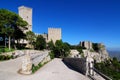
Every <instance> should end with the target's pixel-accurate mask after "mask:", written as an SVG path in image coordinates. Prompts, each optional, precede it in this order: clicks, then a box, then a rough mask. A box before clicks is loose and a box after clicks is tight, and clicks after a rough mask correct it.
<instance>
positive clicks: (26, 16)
mask: <svg viewBox="0 0 120 80" xmlns="http://www.w3.org/2000/svg"><path fill="white" fill-rule="evenodd" d="M18 11H19V15H20V17H22V18H23V20H25V21H27V22H28V26H26V27H27V30H23V32H24V33H26V32H27V31H32V11H33V10H32V8H29V7H25V6H20V7H19V8H18ZM35 34H36V36H38V35H42V36H43V38H45V40H46V42H49V41H51V40H52V41H53V42H54V43H55V42H56V40H60V39H61V28H48V34H46V33H44V34H39V33H35ZM21 43H27V41H25V40H21Z"/></svg>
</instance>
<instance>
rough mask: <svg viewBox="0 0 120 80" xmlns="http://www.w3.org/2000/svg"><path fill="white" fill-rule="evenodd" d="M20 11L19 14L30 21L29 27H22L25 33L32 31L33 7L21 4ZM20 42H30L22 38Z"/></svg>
mask: <svg viewBox="0 0 120 80" xmlns="http://www.w3.org/2000/svg"><path fill="white" fill-rule="evenodd" d="M18 13H19V16H20V17H21V18H23V20H25V21H26V22H27V23H28V25H27V26H26V27H27V29H22V31H23V32H24V33H26V32H28V31H32V8H29V7H25V6H20V7H18ZM20 43H21V44H28V41H27V40H24V39H21V40H20Z"/></svg>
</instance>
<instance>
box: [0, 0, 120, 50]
mask: <svg viewBox="0 0 120 80" xmlns="http://www.w3.org/2000/svg"><path fill="white" fill-rule="evenodd" d="M21 5H24V6H27V7H31V8H33V32H35V33H44V32H47V30H48V27H58V28H62V40H63V41H64V42H68V43H70V44H78V43H79V42H80V41H84V40H86V41H92V42H102V43H104V44H105V45H106V46H107V48H116V49H120V36H119V35H120V1H119V0H1V1H0V8H5V9H9V10H11V11H13V12H16V13H18V7H19V6H21Z"/></svg>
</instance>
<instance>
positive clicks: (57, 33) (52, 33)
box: [48, 28, 61, 43]
mask: <svg viewBox="0 0 120 80" xmlns="http://www.w3.org/2000/svg"><path fill="white" fill-rule="evenodd" d="M60 39H61V28H48V42H49V41H51V40H53V42H54V43H55V42H56V40H60Z"/></svg>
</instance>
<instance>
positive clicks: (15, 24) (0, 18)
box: [0, 9, 28, 49]
mask: <svg viewBox="0 0 120 80" xmlns="http://www.w3.org/2000/svg"><path fill="white" fill-rule="evenodd" d="M27 25H28V23H27V22H26V21H24V20H23V19H22V18H21V17H20V16H19V15H18V14H16V13H14V12H12V11H9V10H6V9H0V32H1V34H4V35H5V36H6V37H9V49H10V42H11V41H10V40H11V37H13V38H14V39H18V38H21V34H19V35H18V34H16V33H22V34H23V32H22V31H21V28H23V29H26V27H25V26H27ZM18 36H19V37H18Z"/></svg>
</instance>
